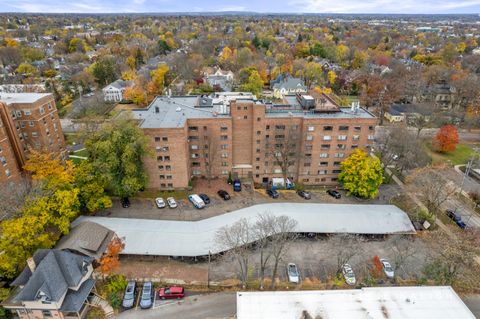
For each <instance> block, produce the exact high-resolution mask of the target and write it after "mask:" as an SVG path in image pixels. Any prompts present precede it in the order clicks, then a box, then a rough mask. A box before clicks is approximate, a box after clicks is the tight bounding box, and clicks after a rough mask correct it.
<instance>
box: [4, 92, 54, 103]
mask: <svg viewBox="0 0 480 319" xmlns="http://www.w3.org/2000/svg"><path fill="white" fill-rule="evenodd" d="M49 95H51V93H0V101H2V102H4V103H5V104H7V105H10V104H12V103H19V104H22V103H26V104H27V103H35V102H36V101H38V100H40V99H41V98H43V97H45V96H49Z"/></svg>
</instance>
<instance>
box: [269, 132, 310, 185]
mask: <svg viewBox="0 0 480 319" xmlns="http://www.w3.org/2000/svg"><path fill="white" fill-rule="evenodd" d="M301 144H302V143H301V133H300V129H299V126H298V125H289V126H288V127H285V126H281V125H280V126H275V133H274V135H273V136H272V137H270V138H268V139H267V140H266V144H265V151H266V156H267V157H269V158H270V159H273V163H272V164H273V165H272V169H273V168H274V167H279V168H280V169H281V171H282V175H283V178H284V179H286V178H287V177H292V175H293V174H295V173H294V172H290V168H291V167H296V166H297V165H296V164H297V163H298V161H299V159H300V155H299V154H300V153H301V152H300V146H301ZM295 179H296V178H295Z"/></svg>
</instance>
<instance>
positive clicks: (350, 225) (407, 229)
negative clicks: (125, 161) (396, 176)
mask: <svg viewBox="0 0 480 319" xmlns="http://www.w3.org/2000/svg"><path fill="white" fill-rule="evenodd" d="M264 213H269V214H272V215H276V216H281V215H286V216H289V217H290V218H292V219H295V220H296V221H297V223H298V224H297V229H296V232H298V233H316V234H339V233H347V234H361V235H390V234H414V233H415V229H414V228H413V225H412V223H411V221H410V219H409V217H408V216H407V214H406V213H405V212H404V211H402V210H401V209H399V208H398V207H396V206H393V205H351V204H315V203H312V204H310V203H301V204H300V203H269V204H259V205H253V206H250V207H246V208H242V209H239V210H236V211H233V212H230V213H226V214H223V215H219V216H215V217H212V218H207V219H204V220H200V221H171V220H149V219H134V218H109V217H95V216H81V217H79V218H78V219H77V220H76V221H75V222H74V223H73V226H75V225H77V224H78V223H81V222H83V221H91V222H95V223H98V224H100V225H102V226H104V227H106V228H109V229H111V230H113V231H114V232H115V233H116V234H117V235H118V236H119V237H124V238H125V249H124V250H123V251H122V254H125V255H150V256H182V257H199V256H206V255H209V254H218V253H221V252H222V249H221V248H220V247H218V245H217V244H216V242H215V234H216V232H217V230H219V229H220V228H222V227H224V226H229V225H232V224H234V223H235V222H236V221H238V220H240V219H242V218H246V219H248V220H250V221H252V222H253V221H255V220H256V218H258V215H260V214H264Z"/></svg>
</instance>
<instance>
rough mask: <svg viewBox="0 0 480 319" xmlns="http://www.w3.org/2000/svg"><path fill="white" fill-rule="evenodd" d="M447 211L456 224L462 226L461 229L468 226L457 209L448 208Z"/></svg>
mask: <svg viewBox="0 0 480 319" xmlns="http://www.w3.org/2000/svg"><path fill="white" fill-rule="evenodd" d="M445 213H446V214H447V216H448V217H449V218H450V219H451V220H453V221H454V222H455V224H457V226H458V227H460V228H461V229H465V228H467V224H465V222H464V221H463V220H462V216H460V215H458V214H457V213H455V211H453V210H451V209H447V210H446V211H445Z"/></svg>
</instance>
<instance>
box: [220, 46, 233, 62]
mask: <svg viewBox="0 0 480 319" xmlns="http://www.w3.org/2000/svg"><path fill="white" fill-rule="evenodd" d="M232 56H233V52H232V49H230V48H229V47H224V48H223V50H222V54H221V55H220V63H228V62H230V60H231V59H232Z"/></svg>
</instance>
